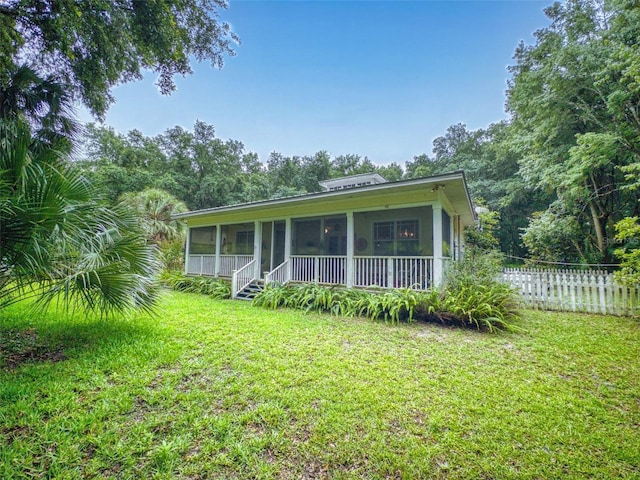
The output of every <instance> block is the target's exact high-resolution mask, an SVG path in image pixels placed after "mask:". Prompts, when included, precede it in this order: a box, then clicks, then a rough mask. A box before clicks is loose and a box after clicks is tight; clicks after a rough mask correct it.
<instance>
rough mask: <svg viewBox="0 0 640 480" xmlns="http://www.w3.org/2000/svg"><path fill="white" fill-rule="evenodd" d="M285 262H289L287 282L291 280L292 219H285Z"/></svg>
mask: <svg viewBox="0 0 640 480" xmlns="http://www.w3.org/2000/svg"><path fill="white" fill-rule="evenodd" d="M284 261H285V262H287V280H286V281H289V280H291V217H287V218H285V219H284Z"/></svg>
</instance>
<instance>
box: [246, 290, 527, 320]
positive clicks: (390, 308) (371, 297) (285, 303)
mask: <svg viewBox="0 0 640 480" xmlns="http://www.w3.org/2000/svg"><path fill="white" fill-rule="evenodd" d="M515 298H516V297H515V296H514V293H513V291H512V290H511V288H510V287H509V286H507V285H505V284H502V283H498V282H495V283H493V284H490V285H482V284H480V285H475V286H466V287H462V286H461V287H460V288H457V289H455V290H449V291H444V290H443V291H438V290H436V289H433V290H430V291H428V292H421V291H416V290H412V289H394V290H384V291H374V292H372V291H366V290H359V289H344V288H339V287H325V286H322V285H317V284H304V285H272V286H268V287H267V288H265V289H264V290H263V291H262V292H261V293H259V294H258V295H257V296H256V297H255V299H254V300H253V302H254V305H256V306H261V307H265V308H270V309H276V308H280V307H285V308H293V309H298V310H304V311H307V312H309V311H315V312H329V313H331V314H333V315H340V316H343V317H353V316H362V317H367V318H370V319H372V320H384V321H385V322H390V323H392V324H397V323H399V322H401V321H407V322H412V321H427V322H436V323H441V324H444V325H454V326H460V327H466V328H476V329H478V330H486V331H495V330H506V329H510V328H512V324H511V320H513V319H514V318H515V317H516V316H517V314H516V312H517V303H516V301H515Z"/></svg>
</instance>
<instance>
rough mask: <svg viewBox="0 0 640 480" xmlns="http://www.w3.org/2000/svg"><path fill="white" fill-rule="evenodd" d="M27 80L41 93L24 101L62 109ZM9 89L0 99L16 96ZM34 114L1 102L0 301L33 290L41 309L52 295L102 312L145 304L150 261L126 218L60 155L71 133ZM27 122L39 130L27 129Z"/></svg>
mask: <svg viewBox="0 0 640 480" xmlns="http://www.w3.org/2000/svg"><path fill="white" fill-rule="evenodd" d="M23 73H24V72H23ZM20 78H22V77H20ZM35 78H37V76H32V79H35ZM36 83H37V82H36V81H33V82H30V83H29V84H28V85H27V87H26V88H27V90H28V91H30V92H31V93H33V92H36V93H37V92H40V93H41V97H40V98H37V95H35V94H34V95H32V96H30V98H31V99H32V100H33V102H32V105H44V106H47V108H46V109H45V112H46V115H48V114H49V113H50V112H52V111H55V110H56V109H57V110H58V112H63V111H66V107H68V104H67V102H68V101H69V97H68V96H67V95H62V96H61V97H60V99H61V103H60V104H59V105H57V106H56V104H55V103H54V104H53V105H49V104H48V97H47V94H46V92H47V89H44V88H33V87H34V86H35V84H36ZM42 83H43V84H46V81H45V80H42ZM10 86H11V88H8V89H7V88H5V89H0V98H4V99H7V98H10V97H11V96H14V97H16V98H19V97H20V95H18V93H19V90H20V89H19V88H17V86H16V84H15V83H10ZM14 87H15V88H14ZM36 87H37V86H36ZM59 91H60V92H64V90H63V89H61V90H59ZM11 92H13V93H11ZM23 93H24V92H23ZM27 93H28V92H27ZM6 105H7V104H5V106H6ZM16 105H18V106H19V104H16ZM23 107H24V105H23ZM58 107H59V108H58ZM39 113H40V110H39V109H36V110H30V109H24V108H23V109H19V108H4V109H3V111H2V116H0V306H4V305H7V304H9V303H12V302H15V301H18V300H20V299H23V298H26V297H36V299H37V302H38V304H39V305H41V306H46V305H48V304H49V303H51V302H52V301H55V300H60V301H62V302H64V303H65V304H66V305H67V306H72V307H81V308H88V309H95V310H98V311H100V312H102V313H109V312H115V311H123V310H126V309H128V308H130V307H141V308H143V309H150V308H151V307H152V305H153V303H154V300H155V295H156V289H155V282H154V280H153V275H154V273H155V271H156V269H157V267H158V262H157V259H156V257H155V253H154V251H153V249H152V248H150V247H148V246H147V245H146V244H145V242H144V238H143V236H142V235H141V231H140V228H139V226H138V222H137V220H136V218H135V216H134V215H133V214H132V212H131V211H130V210H127V209H125V208H123V207H115V208H107V207H105V206H104V205H103V204H102V203H101V202H100V192H99V191H98V190H97V189H96V188H95V187H94V186H93V185H92V184H91V183H89V182H87V181H86V179H85V178H84V177H83V176H82V175H81V174H80V172H79V170H78V169H77V168H75V166H74V165H72V164H70V163H69V162H68V161H66V155H67V154H68V152H69V149H70V146H71V138H69V137H68V136H64V135H62V134H61V133H60V132H56V131H55V127H56V126H57V125H59V124H60V123H59V121H58V120H56V121H51V122H49V121H45V122H40V123H38V122H37V120H38V115H39ZM34 116H35V117H34ZM40 119H41V118H40ZM34 125H39V126H40V130H37V131H36V134H35V135H32V129H33V128H34Z"/></svg>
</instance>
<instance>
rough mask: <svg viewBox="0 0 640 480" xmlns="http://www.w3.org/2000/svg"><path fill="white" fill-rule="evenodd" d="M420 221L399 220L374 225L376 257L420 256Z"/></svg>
mask: <svg viewBox="0 0 640 480" xmlns="http://www.w3.org/2000/svg"><path fill="white" fill-rule="evenodd" d="M419 232H420V229H419V223H418V220H397V221H388V222H375V223H374V224H373V241H374V251H373V253H374V255H389V256H392V255H398V256H403V255H404V256H409V255H419V254H420V242H419Z"/></svg>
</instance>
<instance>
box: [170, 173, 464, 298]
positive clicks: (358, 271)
mask: <svg viewBox="0 0 640 480" xmlns="http://www.w3.org/2000/svg"><path fill="white" fill-rule="evenodd" d="M321 187H322V188H323V189H324V191H321V192H318V193H311V194H307V195H299V196H293V197H287V198H278V199H273V200H264V201H258V202H251V203H243V204H238V205H229V206H222V207H216V208H209V209H203V210H196V211H192V212H187V213H183V214H179V215H177V216H176V218H180V219H182V220H184V221H185V222H186V224H187V226H188V235H187V247H186V261H185V270H186V274H187V275H207V276H212V277H227V278H231V279H232V295H233V297H234V298H242V297H245V296H246V294H247V293H248V292H249V291H250V290H251V289H254V288H255V287H256V286H257V285H262V284H265V283H266V284H268V283H270V282H278V283H283V284H284V283H288V282H303V283H310V282H315V283H321V284H328V285H342V286H345V287H365V288H366V287H381V288H407V287H408V288H414V289H419V290H426V289H428V288H429V287H430V286H431V285H436V284H438V283H439V282H440V281H441V279H442V277H443V273H444V270H445V267H446V265H447V263H448V262H450V261H456V260H458V259H460V258H461V255H462V253H463V250H464V238H463V230H464V227H466V226H467V225H471V224H473V223H474V222H475V221H476V216H475V212H474V208H473V204H472V202H471V198H470V196H469V192H468V189H467V184H466V181H465V177H464V173H463V172H462V171H457V172H453V173H448V174H443V175H436V176H432V177H426V178H419V179H412V180H402V181H397V182H387V181H386V180H385V179H384V178H383V177H381V176H380V175H378V174H362V175H354V176H350V177H343V178H338V179H333V180H327V181H325V182H321Z"/></svg>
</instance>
